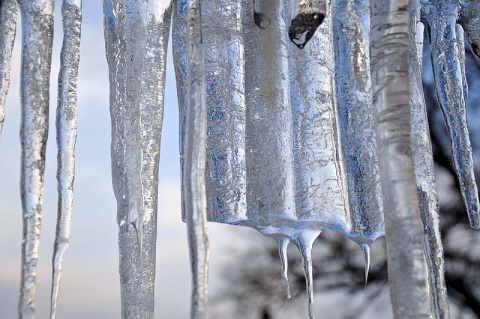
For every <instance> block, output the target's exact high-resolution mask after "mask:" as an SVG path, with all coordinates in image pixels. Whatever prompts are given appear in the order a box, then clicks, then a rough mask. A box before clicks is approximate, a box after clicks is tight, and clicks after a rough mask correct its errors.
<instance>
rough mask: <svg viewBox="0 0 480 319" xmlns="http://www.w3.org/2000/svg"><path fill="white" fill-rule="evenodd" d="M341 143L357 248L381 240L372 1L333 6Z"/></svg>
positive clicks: (344, 0) (350, 0) (355, 0)
mask: <svg viewBox="0 0 480 319" xmlns="http://www.w3.org/2000/svg"><path fill="white" fill-rule="evenodd" d="M333 6H334V8H333V13H332V16H333V20H334V23H333V26H334V29H333V33H334V34H335V35H336V36H334V37H333V42H334V46H335V80H336V81H335V83H336V102H337V103H336V104H337V110H338V126H339V134H338V135H339V138H340V145H341V153H342V157H343V165H344V168H345V169H344V170H345V174H344V176H345V188H346V192H347V194H348V210H349V215H350V216H349V219H350V221H351V228H350V230H349V233H348V235H349V236H350V237H351V238H352V239H353V240H354V241H355V242H357V243H358V244H363V243H366V242H368V243H371V242H372V241H373V240H375V239H376V238H378V237H380V236H382V235H384V218H383V203H382V190H381V185H380V175H379V168H378V154H377V147H376V146H377V145H376V133H375V126H374V108H373V104H372V82H371V76H370V1H368V0H361V1H358V0H337V1H333Z"/></svg>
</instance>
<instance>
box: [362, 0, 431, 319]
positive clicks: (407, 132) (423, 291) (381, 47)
mask: <svg viewBox="0 0 480 319" xmlns="http://www.w3.org/2000/svg"><path fill="white" fill-rule="evenodd" d="M371 10H372V22H371V26H372V27H371V45H370V49H371V67H372V70H371V72H372V87H373V102H374V108H375V113H376V121H375V122H376V125H377V128H376V130H377V142H378V154H379V167H380V179H381V185H382V192H383V205H384V212H385V233H386V241H387V256H388V270H389V283H390V295H391V300H392V305H393V311H394V317H395V318H398V319H400V318H430V305H429V294H428V283H427V275H426V274H427V271H426V262H425V256H424V249H423V241H422V234H423V232H422V226H421V221H420V212H419V203H418V199H417V194H416V180H415V175H414V165H413V148H412V141H411V114H410V113H411V112H410V94H409V91H410V85H409V74H408V69H409V64H408V57H409V52H410V41H409V2H408V0H399V1H393V0H389V1H386V0H374V1H372V2H371ZM385 52H388V54H385Z"/></svg>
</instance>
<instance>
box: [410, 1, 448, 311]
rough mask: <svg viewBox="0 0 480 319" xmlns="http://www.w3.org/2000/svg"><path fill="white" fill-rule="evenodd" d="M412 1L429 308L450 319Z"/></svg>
mask: <svg viewBox="0 0 480 319" xmlns="http://www.w3.org/2000/svg"><path fill="white" fill-rule="evenodd" d="M413 1H415V2H413ZM413 1H412V2H411V3H412V5H411V8H410V28H411V32H410V45H411V48H410V63H409V65H410V101H411V108H412V109H411V111H412V141H413V156H414V169H415V177H416V181H417V196H418V202H419V204H420V216H421V220H422V225H423V233H424V243H425V255H426V261H427V266H428V268H427V270H428V281H429V288H430V289H429V290H430V303H431V305H430V306H431V310H432V314H433V317H434V318H435V319H448V318H450V311H449V307H448V296H447V288H446V283H445V275H444V261H443V245H442V240H441V235H440V220H439V212H438V195H437V189H436V184H435V174H434V173H435V172H434V162H433V154H432V143H431V141H430V132H429V129H428V118H427V110H426V106H425V99H424V95H423V85H422V58H423V37H424V26H423V24H422V23H421V22H420V10H419V1H416V0H413Z"/></svg>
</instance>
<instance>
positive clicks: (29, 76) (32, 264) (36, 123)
mask: <svg viewBox="0 0 480 319" xmlns="http://www.w3.org/2000/svg"><path fill="white" fill-rule="evenodd" d="M20 4H21V13H22V25H23V28H22V35H23V36H22V48H23V50H22V76H21V84H20V85H21V89H20V90H21V100H22V123H21V129H20V138H21V143H22V163H21V183H20V189H21V195H22V209H23V239H22V274H21V283H20V300H19V308H18V309H19V318H22V319H26V318H34V317H35V287H36V265H37V260H38V245H39V240H40V228H41V221H42V196H43V173H44V171H45V147H46V142H47V135H48V108H49V87H50V65H51V55H52V38H53V0H35V1H27V0H24V1H21V2H20Z"/></svg>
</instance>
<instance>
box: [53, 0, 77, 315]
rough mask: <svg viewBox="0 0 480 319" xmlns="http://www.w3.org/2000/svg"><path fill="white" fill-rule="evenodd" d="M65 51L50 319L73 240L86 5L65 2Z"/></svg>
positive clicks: (59, 109)
mask: <svg viewBox="0 0 480 319" xmlns="http://www.w3.org/2000/svg"><path fill="white" fill-rule="evenodd" d="M62 16H63V30H64V36H63V48H62V53H61V65H60V74H59V76H58V87H59V89H58V106H57V145H58V155H57V185H58V186H57V187H58V212H57V215H58V216H57V229H56V233H55V243H54V246H53V258H52V291H51V304H50V318H51V319H55V317H56V307H57V297H58V290H59V286H60V279H61V276H62V262H63V257H64V255H65V252H66V250H67V248H68V245H69V240H70V222H71V217H72V203H73V180H74V176H75V153H74V152H75V141H76V138H77V83H78V64H79V60H80V33H81V20H82V1H81V0H64V1H63V5H62Z"/></svg>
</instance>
